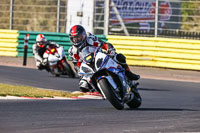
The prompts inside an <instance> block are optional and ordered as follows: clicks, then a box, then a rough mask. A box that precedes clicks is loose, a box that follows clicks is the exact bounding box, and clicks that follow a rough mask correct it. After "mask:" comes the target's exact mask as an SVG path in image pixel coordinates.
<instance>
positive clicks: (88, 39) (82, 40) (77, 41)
mask: <svg viewBox="0 0 200 133" xmlns="http://www.w3.org/2000/svg"><path fill="white" fill-rule="evenodd" d="M69 38H70V41H71V42H72V44H73V45H72V46H71V47H70V48H69V50H68V53H69V56H70V57H71V58H72V62H73V64H74V68H75V70H76V72H77V71H78V70H79V67H80V65H81V63H82V61H81V60H80V57H79V53H80V52H81V50H82V49H83V48H84V47H85V46H88V45H91V46H96V47H101V48H102V49H104V50H106V53H107V54H108V55H109V56H110V57H112V58H113V59H114V60H115V61H116V62H117V63H119V64H120V65H122V67H124V68H125V70H126V71H125V74H126V76H127V77H128V78H129V80H138V79H139V78H140V76H139V75H136V74H134V73H132V72H131V71H130V69H129V67H128V64H127V63H126V57H125V56H124V55H123V54H117V53H116V50H115V48H114V47H113V45H112V44H110V43H106V42H104V41H101V40H99V39H98V38H97V37H96V36H95V35H92V34H91V33H86V31H85V29H84V28H83V27H82V26H81V25H75V26H73V27H72V28H71V29H70V32H69ZM79 87H80V90H81V91H82V92H88V91H90V86H89V84H88V83H87V80H85V79H84V77H81V79H80V82H79Z"/></svg>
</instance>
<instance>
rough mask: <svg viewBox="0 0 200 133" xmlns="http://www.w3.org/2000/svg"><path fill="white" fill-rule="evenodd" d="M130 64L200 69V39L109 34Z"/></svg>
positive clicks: (118, 50)
mask: <svg viewBox="0 0 200 133" xmlns="http://www.w3.org/2000/svg"><path fill="white" fill-rule="evenodd" d="M107 39H108V42H110V43H112V44H113V45H114V46H115V48H116V49H117V52H118V53H123V54H124V55H125V56H126V58H127V63H128V64H129V65H138V66H152V67H165V68H178V69H190V70H200V41H198V40H186V39H169V38H153V37H152V38H149V37H126V36H107Z"/></svg>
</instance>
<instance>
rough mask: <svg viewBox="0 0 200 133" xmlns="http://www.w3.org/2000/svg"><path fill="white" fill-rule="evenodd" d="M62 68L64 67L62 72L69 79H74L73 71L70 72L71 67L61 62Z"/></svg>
mask: <svg viewBox="0 0 200 133" xmlns="http://www.w3.org/2000/svg"><path fill="white" fill-rule="evenodd" d="M62 65H63V67H64V70H65V71H66V72H67V74H68V75H69V77H71V78H75V73H74V71H73V70H72V67H71V66H70V64H69V63H67V62H63V63H62Z"/></svg>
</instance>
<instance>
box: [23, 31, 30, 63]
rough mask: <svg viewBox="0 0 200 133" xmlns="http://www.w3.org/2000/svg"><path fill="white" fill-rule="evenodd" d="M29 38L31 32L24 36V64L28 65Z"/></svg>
mask: <svg viewBox="0 0 200 133" xmlns="http://www.w3.org/2000/svg"><path fill="white" fill-rule="evenodd" d="M28 40H29V34H26V36H25V37H24V61H23V65H24V66H26V62H27V51H28Z"/></svg>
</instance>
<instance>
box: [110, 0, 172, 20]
mask: <svg viewBox="0 0 200 133" xmlns="http://www.w3.org/2000/svg"><path fill="white" fill-rule="evenodd" d="M112 1H113V2H114V4H115V6H116V8H117V10H118V12H119V13H120V16H121V18H122V19H123V22H124V23H125V24H127V23H134V22H137V23H138V22H154V21H155V12H156V0H112ZM111 11H112V12H113V10H112V9H111ZM159 15H160V17H159V20H160V21H165V20H170V18H171V16H172V6H171V4H170V2H166V1H164V2H159ZM110 18H111V20H112V21H111V24H119V20H118V19H117V17H116V14H115V13H114V12H113V13H112V14H111V16H110Z"/></svg>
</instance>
